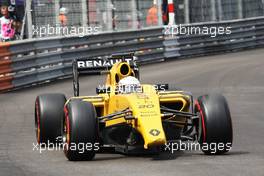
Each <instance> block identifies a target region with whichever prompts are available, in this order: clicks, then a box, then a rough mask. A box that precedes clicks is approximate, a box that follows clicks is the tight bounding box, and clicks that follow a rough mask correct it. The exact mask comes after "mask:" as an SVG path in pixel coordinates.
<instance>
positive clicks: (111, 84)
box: [35, 54, 233, 161]
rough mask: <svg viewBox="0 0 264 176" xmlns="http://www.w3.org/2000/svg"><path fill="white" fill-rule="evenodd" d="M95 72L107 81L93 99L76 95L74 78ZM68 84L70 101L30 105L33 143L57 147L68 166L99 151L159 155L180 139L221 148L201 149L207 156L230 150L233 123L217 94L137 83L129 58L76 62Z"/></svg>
mask: <svg viewBox="0 0 264 176" xmlns="http://www.w3.org/2000/svg"><path fill="white" fill-rule="evenodd" d="M98 73H99V74H102V73H106V74H107V77H106V83H105V84H104V85H102V86H99V87H98V88H97V89H96V92H97V95H95V96H79V76H80V75H85V74H98ZM73 80H74V81H73V87H74V97H72V98H70V99H68V100H66V98H65V96H64V95H63V94H43V95H39V96H38V97H37V98H36V102H35V125H36V135H37V141H38V143H39V144H42V143H58V142H60V143H61V144H62V146H63V149H64V153H65V155H66V157H67V158H68V159H69V160H71V161H75V160H91V159H93V158H94V156H95V154H96V153H100V152H109V151H111V152H117V153H120V152H121V153H129V151H130V149H131V150H132V149H142V150H143V151H146V152H147V151H152V150H154V149H155V151H161V149H162V148H164V146H165V145H167V144H168V143H171V142H174V141H179V140H181V141H197V142H199V144H200V145H201V146H205V145H208V146H210V145H211V144H217V145H218V144H221V145H220V146H221V148H217V149H216V150H214V152H213V150H212V149H211V148H210V147H207V148H206V147H205V148H202V150H203V152H204V153H206V154H222V153H225V152H228V151H229V150H230V148H231V146H232V140H233V132H232V121H231V116H230V112H229V108H228V104H227V102H226V99H225V98H224V97H223V96H222V95H219V94H212V95H205V96H201V97H199V98H198V99H197V100H194V98H193V96H192V94H191V93H188V92H185V91H183V90H169V86H168V85H167V84H160V85H149V84H142V83H140V81H139V69H138V66H137V64H136V61H135V57H134V56H133V54H117V55H113V56H112V57H111V58H108V59H98V58H97V59H81V60H80V59H79V60H75V61H74V62H73ZM60 136H61V139H62V140H61V141H59V140H58V138H59V137H60ZM80 146H82V148H81V149H80Z"/></svg>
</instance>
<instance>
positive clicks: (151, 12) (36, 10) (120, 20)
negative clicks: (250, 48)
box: [0, 0, 264, 37]
mask: <svg viewBox="0 0 264 176" xmlns="http://www.w3.org/2000/svg"><path fill="white" fill-rule="evenodd" d="M3 1H10V0H0V3H1V2H3ZM27 3H31V7H30V9H28V10H26V13H25V14H29V13H30V16H29V15H26V16H25V18H27V20H23V15H24V9H23V8H25V6H26V5H24V4H27ZM173 3H174V12H175V19H174V21H175V23H176V24H183V23H197V22H208V21H222V20H233V19H240V18H250V17H258V16H263V15H264V0H173ZM18 4H19V5H20V6H19V7H22V9H21V8H20V10H18V8H17V13H20V15H19V16H20V21H22V20H23V21H24V22H28V21H31V23H27V26H26V28H33V27H36V26H39V27H40V26H45V25H46V26H47V25H49V26H51V27H58V26H59V27H60V26H62V27H68V28H69V27H83V26H89V27H98V29H99V31H100V32H105V31H122V30H131V29H141V28H148V27H153V26H161V25H163V24H166V23H165V22H164V21H162V20H164V18H163V17H164V14H163V13H164V11H165V12H166V13H168V10H166V8H168V0H144V1H143V0H74V1H72V0H17V5H18ZM165 15H166V14H165ZM167 17H168V15H167ZM30 24H32V25H30ZM25 31H30V30H25ZM51 35H52V34H47V35H46V36H51ZM53 35H55V36H57V35H59V34H58V33H55V34H53ZM33 37H34V36H33ZM35 37H37V36H35Z"/></svg>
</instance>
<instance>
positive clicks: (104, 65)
mask: <svg viewBox="0 0 264 176" xmlns="http://www.w3.org/2000/svg"><path fill="white" fill-rule="evenodd" d="M136 61H137V58H136V57H135V56H134V54H133V53H124V54H114V55H112V56H111V57H109V58H106V59H101V58H90V59H89V58H88V59H75V60H74V61H73V64H72V69H73V90H74V96H79V76H81V75H101V74H104V73H108V72H109V70H110V69H111V68H112V66H113V65H114V64H115V63H118V62H127V63H128V64H129V65H130V67H131V68H132V69H133V70H134V72H135V75H136V77H137V78H138V79H139V68H138V66H137V62H136Z"/></svg>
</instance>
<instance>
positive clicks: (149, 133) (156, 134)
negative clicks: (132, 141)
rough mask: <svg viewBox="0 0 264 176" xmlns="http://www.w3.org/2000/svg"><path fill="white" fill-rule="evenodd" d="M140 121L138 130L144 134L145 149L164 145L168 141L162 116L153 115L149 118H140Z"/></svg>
mask: <svg viewBox="0 0 264 176" xmlns="http://www.w3.org/2000/svg"><path fill="white" fill-rule="evenodd" d="M138 123H139V128H138V131H139V132H140V133H141V135H142V136H143V139H144V148H145V149H148V148H150V147H153V146H160V145H164V144H165V143H166V137H165V133H164V130H163V127H162V122H161V118H160V117H158V116H156V117H155V116H152V117H149V118H138Z"/></svg>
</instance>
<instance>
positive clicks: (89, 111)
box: [63, 100, 99, 161]
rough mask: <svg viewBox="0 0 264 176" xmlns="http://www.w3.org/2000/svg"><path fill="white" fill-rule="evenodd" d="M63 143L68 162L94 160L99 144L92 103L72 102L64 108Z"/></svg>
mask: <svg viewBox="0 0 264 176" xmlns="http://www.w3.org/2000/svg"><path fill="white" fill-rule="evenodd" d="M63 141H64V153H65V155H66V157H67V158H68V159H69V160H70V161H79V160H92V159H93V158H94V156H95V153H96V151H98V150H99V143H97V141H98V123H97V119H96V111H95V108H94V106H93V104H92V103H89V102H84V101H81V100H73V101H70V102H69V103H68V104H67V106H65V120H64V135H63ZM65 146H66V147H65Z"/></svg>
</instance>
